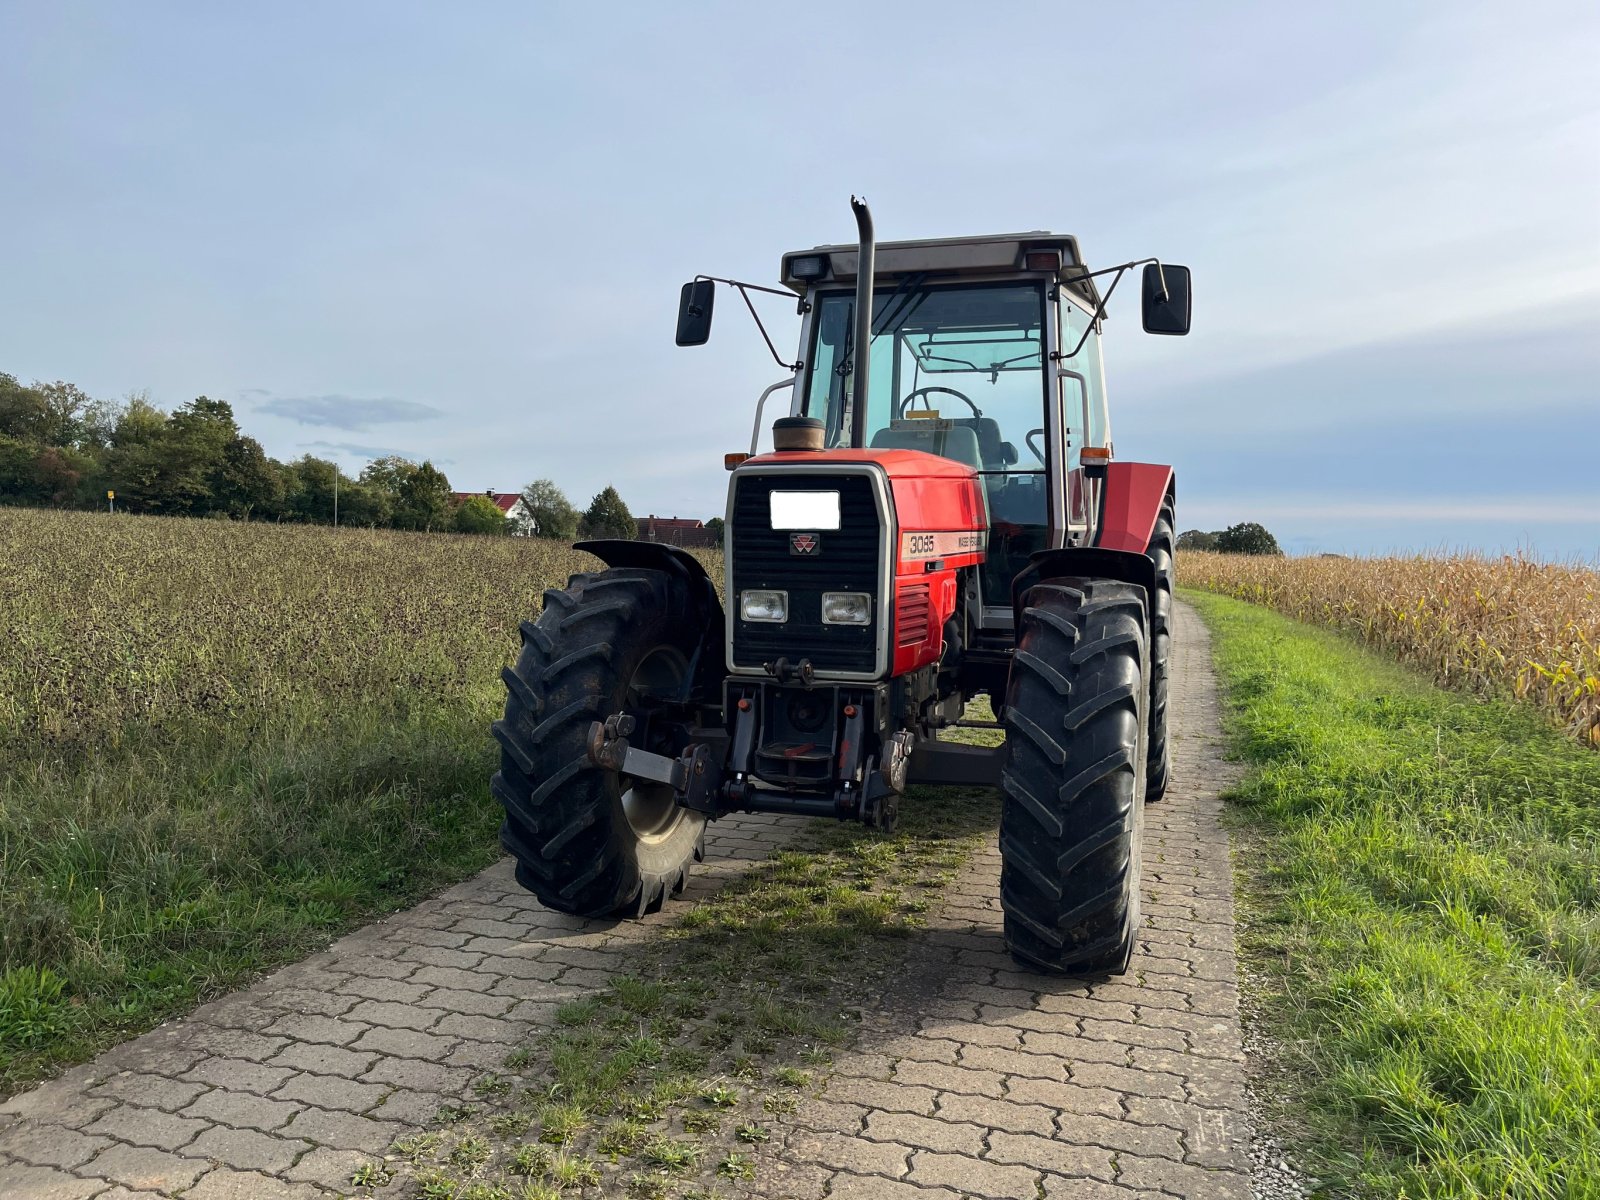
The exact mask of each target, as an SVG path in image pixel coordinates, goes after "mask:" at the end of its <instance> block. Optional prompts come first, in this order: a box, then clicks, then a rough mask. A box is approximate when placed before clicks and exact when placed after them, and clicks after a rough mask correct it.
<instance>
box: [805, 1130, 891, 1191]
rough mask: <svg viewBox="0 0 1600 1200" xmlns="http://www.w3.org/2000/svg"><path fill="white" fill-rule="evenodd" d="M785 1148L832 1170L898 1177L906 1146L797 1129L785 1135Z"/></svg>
mask: <svg viewBox="0 0 1600 1200" xmlns="http://www.w3.org/2000/svg"><path fill="white" fill-rule="evenodd" d="M788 1149H789V1152H790V1153H791V1154H793V1155H794V1156H795V1157H796V1158H798V1159H800V1160H801V1161H802V1162H816V1163H826V1164H827V1165H828V1166H830V1167H832V1168H834V1169H835V1170H844V1171H853V1172H855V1173H856V1174H857V1175H883V1176H885V1177H886V1178H889V1179H898V1178H900V1177H901V1176H902V1175H904V1174H905V1173H906V1158H907V1156H908V1155H909V1154H910V1153H911V1147H910V1146H903V1145H900V1144H899V1143H897V1142H876V1141H870V1140H869V1139H867V1138H863V1137H849V1136H847V1135H845V1134H842V1133H814V1132H812V1131H811V1130H809V1129H797V1130H795V1132H794V1133H792V1134H791V1135H790V1136H789V1141H788Z"/></svg>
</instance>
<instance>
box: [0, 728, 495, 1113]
mask: <svg viewBox="0 0 1600 1200" xmlns="http://www.w3.org/2000/svg"><path fill="white" fill-rule="evenodd" d="M485 709H486V705H485V704H484V703H483V702H481V701H480V702H478V703H464V704H460V705H458V706H456V707H455V708H454V709H447V708H444V707H443V706H441V710H440V711H439V712H437V713H434V714H431V715H428V716H417V717H413V718H411V719H409V720H406V721H404V722H402V723H398V724H390V723H387V722H384V721H380V720H376V719H372V718H371V717H370V715H369V714H355V715H352V716H351V717H350V718H349V719H346V720H343V721H339V722H331V721H330V723H329V724H327V725H324V726H323V727H322V728H321V729H319V730H318V731H317V732H316V735H315V737H312V736H310V735H309V734H308V733H306V732H304V731H299V730H295V731H292V732H290V733H288V734H285V733H283V732H281V731H270V730H263V731H261V733H259V734H258V735H257V736H256V737H255V738H254V739H253V741H252V742H251V744H250V745H248V746H240V745H239V744H238V743H237V741H235V740H233V739H228V738H208V737H205V736H199V737H197V738H196V739H195V740H193V741H191V742H190V743H189V744H187V745H185V746H183V747H181V748H176V749H173V748H168V749H166V750H164V751H163V752H162V753H159V754H152V753H144V752H142V751H140V750H139V749H138V748H137V747H132V746H124V747H122V748H119V749H117V750H114V751H107V752H104V753H102V754H101V755H99V756H97V757H96V758H95V759H94V760H93V761H92V764H91V765H89V766H88V767H87V768H86V769H82V770H71V771H66V770H53V769H48V768H40V769H37V770H34V771H32V772H31V773H29V774H28V775H27V776H25V777H22V778H19V777H16V776H13V777H12V778H11V779H9V780H7V781H6V782H5V783H4V784H0V818H3V821H0V826H3V833H4V837H3V839H0V896H3V897H4V900H5V909H4V911H3V912H0V944H3V946H4V951H5V959H6V961H7V962H9V963H11V964H14V965H11V966H9V967H8V968H7V969H5V970H4V971H0V1094H4V1093H8V1092H10V1091H14V1090H16V1089H17V1088H19V1087H21V1086H24V1085H26V1084H27V1083H29V1082H31V1081H33V1080H35V1079H38V1078H40V1077H42V1076H44V1075H46V1074H48V1073H49V1072H50V1071H51V1070H52V1069H53V1068H55V1067H56V1066H57V1065H59V1064H61V1063H64V1062H72V1061H78V1060H81V1059H84V1058H87V1057H89V1056H91V1055H92V1054H94V1053H95V1052H96V1051H97V1050H99V1049H101V1048H103V1047H104V1046H107V1045H109V1044H112V1043H114V1042H116V1041H119V1040H121V1039H122V1038H124V1037H127V1036H130V1035H132V1034H135V1033H138V1032H140V1031H142V1030H143V1029H146V1028H148V1027H150V1026H151V1025H153V1024H156V1023H158V1022H159V1021H161V1020H163V1019H165V1018H166V1017H168V1016H170V1015H173V1014H176V1013H179V1012H182V1011H184V1010H185V1009H187V1008H189V1007H191V1006H192V1005H193V1004H194V1003H196V1002H197V1001H198V1000H200V999H201V998H203V997H205V996H207V995H211V994H215V993H217V992H220V991H224V990H227V989H229V988H231V987H234V986H237V985H238V984H240V983H242V982H244V981H246V980H248V979H249V978H251V977H252V976H253V975H254V974H256V973H258V972H260V971H262V970H264V969H267V968H269V967H272V966H274V965H277V964H279V963H283V962H286V961H290V960H292V959H295V958H298V957H300V956H302V955H304V954H306V953H308V952H309V951H311V950H313V949H316V948H318V947H320V946H322V945H325V944H326V943H327V942H328V941H329V939H330V938H331V937H333V936H334V935H335V934H337V933H339V932H340V931H342V930H345V929H348V928H350V927H352V926H354V925H357V924H359V923H360V922H361V921H363V920H365V919H367V918H368V917H370V916H371V915H373V914H375V913H378V912H382V911H386V910H390V909H393V908H396V907H399V906H403V905H406V904H408V903H410V902H412V901H414V900H416V899H418V898H420V897H421V896H423V895H425V894H427V893H428V892H429V891H431V890H434V889H437V888H438V887H441V886H443V885H445V884H447V883H449V882H452V881H454V880H456V879H459V878H461V877H463V876H464V875H467V874H470V873H471V872H472V871H474V870H477V869H479V868H481V867H483V866H487V865H488V864H489V863H491V862H493V861H494V859H495V858H496V856H497V854H498V848H497V847H496V845H495V830H496V827H497V825H498V821H497V820H496V809H495V806H494V804H493V803H492V802H491V801H490V800H489V798H488V796H487V794H486V787H485V780H486V779H487V778H488V775H489V773H490V771H492V769H493V764H492V753H491V751H490V747H489V745H488V744H487V741H486V739H485V738H484V737H483V731H484V729H485V728H486V727H487V724H486V723H487V721H488V720H489V719H490V718H489V714H488V713H487V712H486V711H485ZM364 718H365V719H364ZM46 964H47V965H46Z"/></svg>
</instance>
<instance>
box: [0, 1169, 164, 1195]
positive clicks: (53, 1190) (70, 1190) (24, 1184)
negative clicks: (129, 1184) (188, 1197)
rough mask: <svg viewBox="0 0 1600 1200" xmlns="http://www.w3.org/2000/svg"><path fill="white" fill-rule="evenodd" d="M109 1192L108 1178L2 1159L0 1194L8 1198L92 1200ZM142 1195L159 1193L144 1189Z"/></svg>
mask: <svg viewBox="0 0 1600 1200" xmlns="http://www.w3.org/2000/svg"><path fill="white" fill-rule="evenodd" d="M105 1194H106V1181H105V1180H104V1179H80V1178H79V1177H78V1176H76V1175H72V1174H69V1173H68V1172H66V1171H63V1170H60V1169H58V1168H56V1167H30V1166H27V1165H26V1164H23V1163H16V1164H12V1163H6V1162H0V1196H4V1197H5V1198H6V1200H89V1198H90V1197H91V1196H103V1195H105ZM140 1195H141V1196H157V1195H159V1193H155V1192H143V1193H140Z"/></svg>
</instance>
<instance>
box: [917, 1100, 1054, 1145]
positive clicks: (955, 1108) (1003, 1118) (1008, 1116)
mask: <svg viewBox="0 0 1600 1200" xmlns="http://www.w3.org/2000/svg"><path fill="white" fill-rule="evenodd" d="M934 1115H935V1116H937V1117H938V1118H939V1119H940V1120H941V1121H970V1122H971V1123H972V1124H974V1125H983V1126H986V1127H987V1128H989V1129H1006V1130H1010V1131H1011V1132H1012V1133H1037V1134H1042V1135H1043V1136H1045V1137H1050V1136H1051V1135H1053V1134H1054V1133H1055V1131H1056V1126H1055V1110H1054V1109H1053V1108H1049V1107H1047V1106H1045V1105H1043V1104H1015V1103H1013V1102H1012V1101H1010V1100H996V1099H995V1098H994V1097H992V1096H967V1095H963V1094H962V1093H960V1092H940V1093H939V1108H938V1111H937V1112H936V1113H935V1114H934Z"/></svg>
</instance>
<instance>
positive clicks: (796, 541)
mask: <svg viewBox="0 0 1600 1200" xmlns="http://www.w3.org/2000/svg"><path fill="white" fill-rule="evenodd" d="M821 545H822V539H821V538H819V537H818V536H817V535H816V534H814V533H791V534H790V535H789V553H790V554H815V553H816V552H817V548H818V547H819V546H821Z"/></svg>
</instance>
